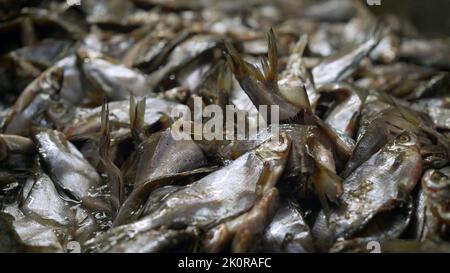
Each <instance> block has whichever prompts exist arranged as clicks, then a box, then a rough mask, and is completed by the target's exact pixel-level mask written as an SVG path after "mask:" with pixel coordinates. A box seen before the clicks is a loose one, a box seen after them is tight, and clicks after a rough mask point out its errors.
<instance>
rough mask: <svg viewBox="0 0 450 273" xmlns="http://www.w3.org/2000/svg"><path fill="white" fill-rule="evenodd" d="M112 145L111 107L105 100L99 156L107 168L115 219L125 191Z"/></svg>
mask: <svg viewBox="0 0 450 273" xmlns="http://www.w3.org/2000/svg"><path fill="white" fill-rule="evenodd" d="M110 144H111V136H110V124H109V105H108V103H107V101H106V100H105V102H104V103H103V105H102V115H101V128H100V141H99V154H100V160H101V162H102V164H103V166H104V168H105V172H106V174H107V177H108V184H109V187H110V190H111V205H112V207H113V217H115V216H116V215H117V212H118V211H119V208H120V205H121V204H122V202H123V199H124V197H125V190H124V184H123V179H122V173H121V172H120V170H119V168H118V167H117V166H116V165H115V164H114V162H113V161H112V160H111V158H110V155H109V146H110Z"/></svg>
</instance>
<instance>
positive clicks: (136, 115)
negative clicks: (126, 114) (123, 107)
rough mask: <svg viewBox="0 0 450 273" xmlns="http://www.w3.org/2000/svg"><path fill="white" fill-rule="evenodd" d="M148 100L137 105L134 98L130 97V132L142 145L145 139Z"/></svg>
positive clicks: (143, 100) (142, 100) (144, 99)
mask: <svg viewBox="0 0 450 273" xmlns="http://www.w3.org/2000/svg"><path fill="white" fill-rule="evenodd" d="M145 107H146V98H145V97H144V98H143V99H141V100H140V101H139V102H137V103H136V98H135V97H134V96H131V97H130V130H131V135H132V136H133V139H134V140H135V141H136V142H138V143H140V142H141V141H142V140H144V139H145V129H144V118H145Z"/></svg>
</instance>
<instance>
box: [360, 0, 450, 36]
mask: <svg viewBox="0 0 450 273" xmlns="http://www.w3.org/2000/svg"><path fill="white" fill-rule="evenodd" d="M362 1H365V0H362ZM370 10H372V11H373V12H374V13H376V14H378V15H386V14H388V13H394V14H397V15H399V16H401V17H403V18H406V19H408V20H409V21H410V22H411V23H412V24H413V25H414V26H415V27H416V28H417V29H418V30H419V31H420V32H422V33H423V34H424V35H427V36H440V35H450V16H449V13H450V1H449V0H381V6H371V7H370Z"/></svg>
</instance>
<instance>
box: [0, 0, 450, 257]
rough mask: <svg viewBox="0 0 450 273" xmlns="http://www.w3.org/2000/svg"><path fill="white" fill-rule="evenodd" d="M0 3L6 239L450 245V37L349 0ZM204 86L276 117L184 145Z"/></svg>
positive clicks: (47, 243) (246, 248) (61, 247)
mask: <svg viewBox="0 0 450 273" xmlns="http://www.w3.org/2000/svg"><path fill="white" fill-rule="evenodd" d="M2 6H4V8H2V9H1V10H0V19H1V20H0V35H1V37H2V42H1V44H0V56H1V57H0V59H1V60H0V94H1V98H0V130H1V134H0V252H74V251H81V252H259V253H261V252H296V253H301V252H371V251H373V248H372V246H374V245H375V246H376V245H378V246H379V247H380V251H383V252H449V251H450V74H449V72H450V39H449V38H448V37H444V38H425V37H424V36H422V35H421V34H420V33H419V32H418V31H417V30H416V29H415V28H414V27H413V26H412V24H410V23H409V22H406V21H404V20H403V19H401V18H399V17H396V16H394V15H386V16H382V17H377V16H375V15H373V14H372V13H371V12H370V11H369V10H368V8H367V5H366V3H365V1H353V0H331V1H309V0H303V1H302V0H298V1H294V0H292V1H291V0H280V1H264V0H262V1H214V0H211V1H205V0H203V1H202V0H187V1H186V0H164V1H162V0H161V1H160V0H127V1H126V0H81V1H46V0H43V1H17V0H6V1H2ZM196 98H197V99H198V98H200V99H201V100H202V102H203V105H204V106H207V105H219V106H221V107H225V105H234V106H235V107H236V108H237V109H240V110H243V111H248V113H250V114H248V115H246V117H245V118H246V122H248V123H250V122H254V121H255V118H256V117H257V116H258V112H257V111H258V110H257V109H258V106H260V105H278V106H279V109H280V112H279V119H280V125H279V126H278V128H279V130H274V127H273V126H274V125H273V124H272V125H271V126H269V127H268V128H267V129H266V130H264V131H262V132H258V134H257V135H256V136H255V137H253V138H248V139H245V140H239V139H235V140H218V139H214V140H205V139H201V140H198V139H196V138H192V139H187V140H186V139H185V140H178V139H176V138H175V135H174V134H176V132H175V131H174V126H175V124H176V122H177V120H176V118H174V117H173V116H171V112H172V111H173V110H174V109H192V108H193V101H194V100H195V99H196ZM206 121H207V119H206V118H203V122H206ZM275 134H276V135H275ZM275 138H276V139H277V141H271V140H273V139H275Z"/></svg>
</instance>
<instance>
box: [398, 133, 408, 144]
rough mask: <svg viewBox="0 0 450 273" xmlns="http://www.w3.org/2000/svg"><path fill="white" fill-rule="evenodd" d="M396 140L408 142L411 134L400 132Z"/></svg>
mask: <svg viewBox="0 0 450 273" xmlns="http://www.w3.org/2000/svg"><path fill="white" fill-rule="evenodd" d="M398 141H399V142H400V143H408V142H409V141H411V136H410V135H409V134H401V135H400V136H399V137H398Z"/></svg>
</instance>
